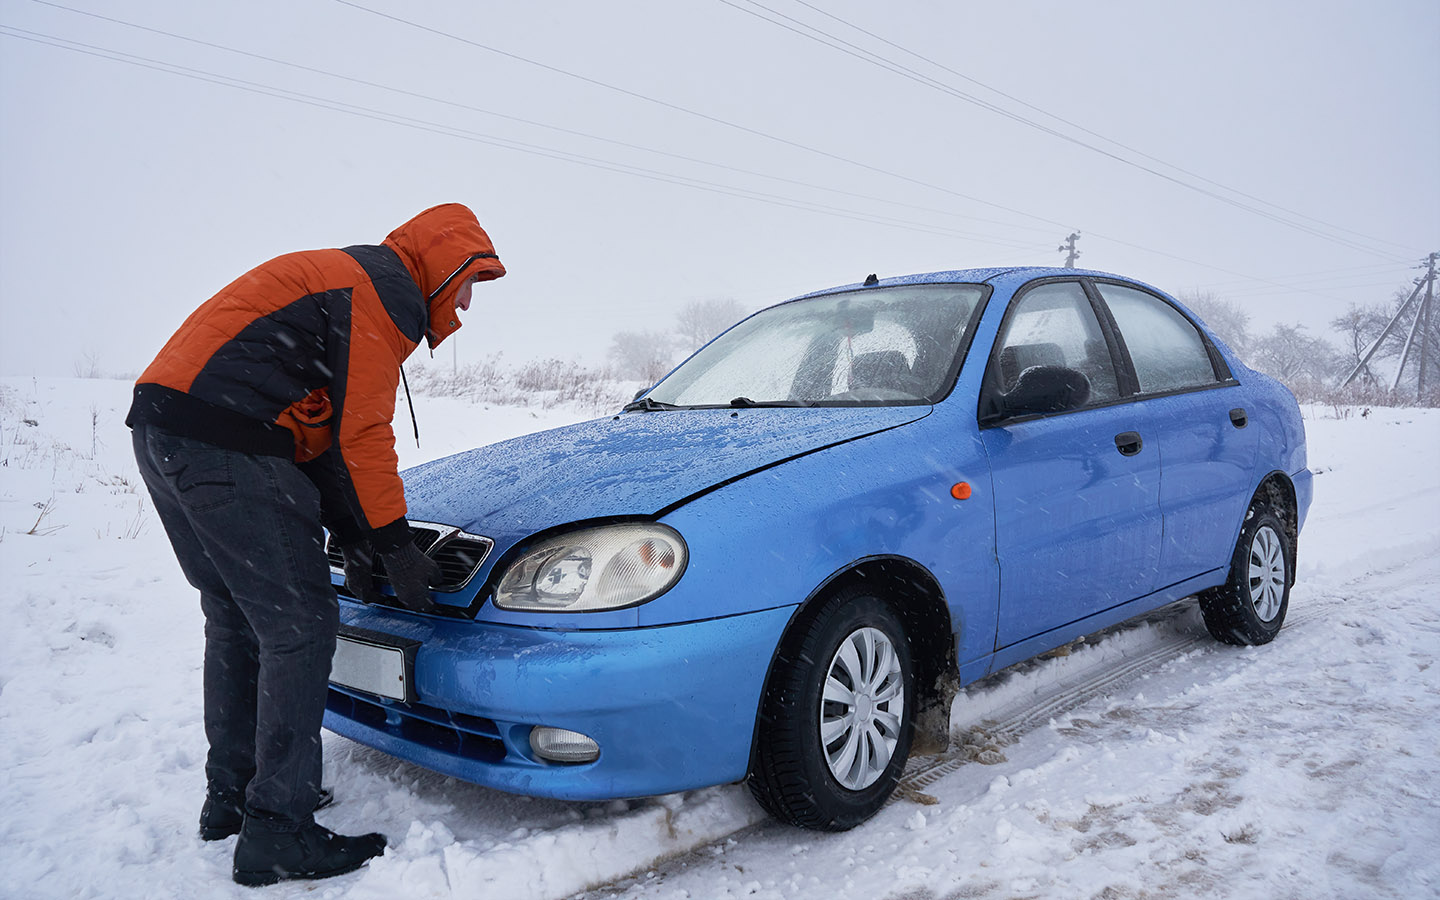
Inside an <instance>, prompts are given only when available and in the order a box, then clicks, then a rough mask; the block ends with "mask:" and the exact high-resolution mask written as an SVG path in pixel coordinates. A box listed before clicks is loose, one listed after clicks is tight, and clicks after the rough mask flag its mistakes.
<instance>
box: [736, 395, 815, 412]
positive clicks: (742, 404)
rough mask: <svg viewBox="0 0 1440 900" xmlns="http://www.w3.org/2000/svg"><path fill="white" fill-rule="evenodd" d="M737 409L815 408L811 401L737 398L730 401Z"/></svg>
mask: <svg viewBox="0 0 1440 900" xmlns="http://www.w3.org/2000/svg"><path fill="white" fill-rule="evenodd" d="M730 405H731V406H732V407H734V408H735V409H750V408H753V407H759V406H813V405H814V404H813V403H811V402H810V401H809V400H751V399H750V398H749V397H736V398H735V399H734V400H731V401H730Z"/></svg>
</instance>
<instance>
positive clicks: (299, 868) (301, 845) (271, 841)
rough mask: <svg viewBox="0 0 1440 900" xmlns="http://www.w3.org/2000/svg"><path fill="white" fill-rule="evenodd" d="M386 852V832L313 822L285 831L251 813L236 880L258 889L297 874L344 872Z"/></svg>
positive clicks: (238, 850)
mask: <svg viewBox="0 0 1440 900" xmlns="http://www.w3.org/2000/svg"><path fill="white" fill-rule="evenodd" d="M384 852H385V836H384V835H383V834H362V835H359V836H357V837H346V836H344V835H339V834H336V833H335V832H333V831H330V830H329V829H328V828H322V827H321V826H319V825H316V824H315V823H314V822H311V823H310V824H309V825H303V826H301V827H300V829H299V830H298V831H281V830H279V829H277V828H276V826H275V825H274V823H271V822H268V821H266V820H264V819H260V818H258V817H256V816H246V817H245V825H244V827H243V828H241V829H240V840H238V841H236V842H235V868H234V869H233V870H232V873H231V874H232V877H233V878H234V879H235V883H236V884H243V885H246V886H247V887H258V886H260V885H265V884H274V883H276V882H277V881H286V880H289V879H292V878H329V877H330V876H331V875H344V874H345V873H346V872H353V871H355V870H356V869H358V868H360V867H361V866H363V865H365V863H366V862H368V861H369V860H370V859H371V858H373V857H376V856H379V855H380V854H382V853H384Z"/></svg>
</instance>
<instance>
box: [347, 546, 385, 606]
mask: <svg viewBox="0 0 1440 900" xmlns="http://www.w3.org/2000/svg"><path fill="white" fill-rule="evenodd" d="M340 557H341V558H342V559H343V560H345V586H346V587H347V588H349V589H350V593H352V594H354V595H355V597H356V598H357V599H359V601H360V602H361V603H379V602H380V601H381V600H383V599H384V598H383V597H381V596H380V592H379V591H378V590H376V589H375V551H374V550H372V549H371V547H370V542H369V541H361V542H360V543H358V544H351V545H350V546H349V547H345V546H342V547H341V548H340Z"/></svg>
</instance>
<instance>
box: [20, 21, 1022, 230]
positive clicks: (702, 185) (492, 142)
mask: <svg viewBox="0 0 1440 900" xmlns="http://www.w3.org/2000/svg"><path fill="white" fill-rule="evenodd" d="M0 34H3V35H5V36H7V37H13V38H18V39H21V40H26V41H30V42H32V43H38V44H44V45H47V46H51V47H55V48H57V49H62V50H70V51H72V52H76V53H82V54H85V55H88V56H95V57H99V58H102V59H109V60H111V61H114V62H121V63H126V64H129V65H134V66H138V67H140V68H145V69H151V70H154V71H158V72H164V73H166V74H171V75H180V76H182V77H186V78H192V79H195V80H198V81H204V82H207V83H210V84H217V85H221V86H223V87H231V88H236V89H238V90H244V91H248V92H251V93H256V94H261V95H264V96H269V97H274V98H278V99H283V100H291V101H293V102H297V103H303V104H306V105H309V106H316V107H320V108H322V109H329V110H332V111H335V112H342V113H347V114H350V115H355V116H359V117H361V118H368V119H373V120H376V121H381V122H387V123H389V124H392V125H400V126H402V127H408V128H415V129H418V130H421V131H428V132H431V133H434V134H441V135H446V136H449V137H456V138H460V139H462V140H468V141H473V142H475V143H481V144H487V145H489V146H493V147H499V148H501V149H506V150H513V151H517V152H521V153H528V154H531V155H537V156H542V157H547V158H550V159H556V160H560V161H563V162H570V163H575V164H577V165H583V166H588V167H591V168H597V169H602V170H605V171H610V172H616V173H620V174H626V175H633V176H635V177H640V178H646V179H649V180H652V181H659V182H663V183H667V184H673V185H679V186H682V187H691V188H695V189H697V190H704V191H709V192H711V193H717V194H725V195H729V196H733V197H738V198H741V199H748V200H755V201H758V202H761V203H768V204H771V205H774V206H782V207H787V208H790V209H798V210H803V211H807V212H818V213H822V214H825V215H832V216H838V217H840V218H846V219H851V220H854V221H861V222H868V223H871V224H880V225H890V226H893V227H898V228H904V229H907V230H911V231H919V232H923V233H926V234H931V235H936V236H940V237H963V238H967V239H970V240H973V241H977V242H979V243H986V244H993V245H995V246H998V247H1006V248H1011V249H1016V248H1024V247H1028V246H1029V245H1026V244H1022V243H1019V242H1015V241H1006V240H997V239H995V238H993V237H982V236H976V235H972V234H969V233H966V232H959V231H956V230H954V229H950V228H946V227H944V226H939V225H930V224H927V223H919V222H912V221H908V220H903V219H894V218H891V217H888V216H879V215H874V214H869V213H864V212H861V211H858V210H851V209H845V208H842V207H834V206H829V205H826V204H822V203H815V202H813V201H807V200H800V199H797V198H793V197H784V196H781V195H776V194H766V193H763V192H760V191H753V190H750V189H748V188H740V187H735V186H733V185H720V184H716V183H714V182H707V181H703V180H701V179H696V178H690V177H688V176H684V175H677V174H674V173H669V172H659V171H656V170H652V169H645V168H642V167H639V166H632V165H629V164H626V163H620V162H615V161H613V160H602V159H596V158H594V157H588V156H584V155H582V154H576V153H571V152H569V151H565V150H559V149H556V148H552V147H544V146H541V145H536V144H528V143H525V142H522V141H514V140H510V139H508V138H501V137H497V136H495V135H487V134H482V133H479V132H473V131H468V130H466V129H463V128H458V127H455V126H451V125H444V124H440V123H436V122H429V121H427V120H424V119H417V118H414V117H410V116H403V115H399V114H396V113H391V112H386V111H384V110H377V109H372V108H369V107H363V106H358V105H355V104H351V103H345V102H343V101H339V100H334V99H331V98H326V97H317V96H315V95H313V94H306V93H304V92H301V91H292V90H289V89H287V88H277V87H275V86H273V85H266V84H261V83H258V82H253V81H248V80H245V79H240V78H234V77H232V76H228V75H221V74H218V73H215V72H207V71H205V70H202V69H195V68H191V67H188V66H181V65H178V64H175V63H168V62H165V61H163V60H156V59H152V58H149V57H143V56H138V55H136V54H131V53H126V52H124V51H120V50H115V49H112V48H108V47H100V46H97V45H93V44H85V43H82V42H79V41H71V40H69V39H66V38H62V37H58V36H56V35H49V34H44V33H42V32H34V31H29V30H27V29H22V28H16V27H15V26H11V25H0Z"/></svg>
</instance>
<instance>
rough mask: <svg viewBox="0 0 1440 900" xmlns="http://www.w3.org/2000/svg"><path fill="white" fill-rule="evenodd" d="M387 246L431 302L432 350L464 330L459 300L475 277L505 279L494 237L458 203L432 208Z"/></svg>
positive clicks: (394, 234) (395, 234) (429, 332)
mask: <svg viewBox="0 0 1440 900" xmlns="http://www.w3.org/2000/svg"><path fill="white" fill-rule="evenodd" d="M385 246H387V247H389V248H390V249H391V250H394V251H395V252H396V253H398V254H400V259H401V260H403V261H404V263H405V267H406V268H407V269H409V270H410V277H412V278H414V279H415V283H416V284H418V285H419V286H420V290H421V292H422V293H424V294H425V296H426V297H427V298H428V303H429V308H428V310H427V313H428V316H429V322H428V327H427V330H426V336H427V337H428V338H429V342H430V346H431V347H432V348H433V347H435V346H436V345H438V344H439V343H440V342H441V341H443V340H445V338H447V337H449V336H450V335H451V334H452V333H453V332H455V331H456V330H457V329H458V328H459V327H460V317H459V316H457V315H456V314H455V297H456V295H457V294H459V292H460V285H461V284H463V283H464V282H465V280H466V279H467V278H469V277H471V276H472V275H479V276H480V280H481V281H493V280H494V279H496V278H499V277H500V276H502V275H504V274H505V267H504V266H503V265H501V264H500V259H499V257H497V256H496V255H495V245H494V244H493V243H491V241H490V235H488V234H486V233H485V229H484V228H481V227H480V221H479V220H478V219H476V218H475V214H474V213H473V212H471V211H470V210H469V208H467V207H465V206H464V205H462V204H459V203H442V204H441V205H439V206H432V207H430V208H429V209H427V210H425V211H424V212H422V213H420V214H419V215H417V216H415V218H413V219H411V220H410V221H408V222H406V223H405V224H404V225H401V226H400V227H399V228H397V229H395V230H394V231H392V232H390V234H389V236H388V237H386V238H385Z"/></svg>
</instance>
